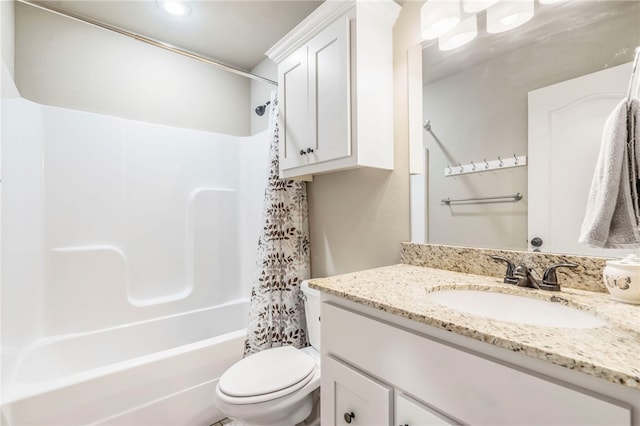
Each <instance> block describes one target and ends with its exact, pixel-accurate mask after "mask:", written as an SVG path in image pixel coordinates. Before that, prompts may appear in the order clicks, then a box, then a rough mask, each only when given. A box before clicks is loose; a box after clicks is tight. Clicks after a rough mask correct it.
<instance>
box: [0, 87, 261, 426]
mask: <svg viewBox="0 0 640 426" xmlns="http://www.w3.org/2000/svg"><path fill="white" fill-rule="evenodd" d="M2 114H3V127H2V170H3V182H2V185H3V187H2V318H1V319H2V335H1V337H2V371H1V373H2V374H1V376H2V411H1V415H2V418H1V419H0V423H2V424H11V425H14V424H15V425H22V424H25V425H26V424H30V425H45V424H46V425H76V424H77V425H80V424H105V425H106V424H109V425H118V424H120V425H136V424H138V425H149V424H153V425H177V424H182V425H184V424H189V425H210V424H212V423H214V422H215V421H218V420H220V419H221V418H222V415H221V414H220V412H219V411H218V410H217V409H216V408H215V406H214V404H213V394H214V390H215V385H216V383H217V380H218V378H219V377H220V376H221V374H222V373H223V372H224V371H225V370H226V369H227V368H228V367H229V366H231V365H232V364H233V363H235V362H236V361H238V360H239V359H240V358H241V357H242V352H243V345H244V339H245V326H246V321H247V316H248V314H247V313H248V296H249V294H250V287H249V286H250V284H251V280H252V278H253V270H254V266H255V253H256V247H255V244H256V242H257V239H258V234H259V228H260V218H261V206H262V197H263V193H264V188H265V184H266V175H267V167H268V164H267V163H268V160H267V158H268V146H267V145H268V144H267V137H266V132H263V133H261V134H258V135H255V136H252V137H236V136H229V135H220V134H214V133H209V132H203V131H196V130H189V129H182V128H174V127H168V126H162V125H157V124H149V123H143V122H137V121H131V120H125V119H121V118H117V117H113V116H106V115H100V114H94V113H87V112H82V111H76V110H70V109H64V108H57V107H51V106H44V105H39V104H36V103H33V102H30V101H27V100H24V99H21V98H13V99H2Z"/></svg>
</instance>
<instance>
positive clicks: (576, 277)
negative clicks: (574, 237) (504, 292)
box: [400, 243, 607, 293]
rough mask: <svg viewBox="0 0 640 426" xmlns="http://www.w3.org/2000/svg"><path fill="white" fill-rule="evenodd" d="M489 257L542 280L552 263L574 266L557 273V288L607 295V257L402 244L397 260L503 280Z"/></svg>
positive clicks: (502, 266)
mask: <svg viewBox="0 0 640 426" xmlns="http://www.w3.org/2000/svg"><path fill="white" fill-rule="evenodd" d="M489 256H502V257H505V258H507V259H509V260H510V261H511V262H513V263H514V264H515V265H518V264H523V265H526V266H528V267H529V268H532V269H533V270H534V273H535V274H536V275H537V276H538V277H542V274H543V272H544V270H545V269H546V268H547V267H549V266H551V265H553V264H556V263H567V262H568V263H577V264H578V267H577V268H573V269H569V268H560V269H558V270H557V272H558V280H559V282H560V285H561V286H562V287H569V288H575V289H579V290H587V291H597V292H600V293H607V288H606V287H605V285H604V283H603V282H602V270H603V269H604V267H605V266H606V261H607V258H604V257H588V256H573V255H560V254H550V253H533V252H527V251H513V250H495V249H482V248H471V247H456V246H444V245H437V244H414V243H402V251H401V253H400V259H401V260H400V261H401V262H402V263H406V264H408V265H415V266H427V267H429V268H437V269H446V270H448V271H455V272H464V273H468V274H477V275H487V276H489V277H504V275H505V271H506V265H505V264H504V263H501V262H496V261H494V260H493V259H491V258H490V257H489Z"/></svg>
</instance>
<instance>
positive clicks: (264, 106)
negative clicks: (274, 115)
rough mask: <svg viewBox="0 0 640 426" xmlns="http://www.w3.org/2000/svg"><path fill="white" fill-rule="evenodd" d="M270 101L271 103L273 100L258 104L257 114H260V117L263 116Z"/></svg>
mask: <svg viewBox="0 0 640 426" xmlns="http://www.w3.org/2000/svg"><path fill="white" fill-rule="evenodd" d="M270 103H271V101H267V103H266V104H264V105H259V106H257V107H256V114H258V115H259V116H260V117H262V116H263V115H264V112H265V111H266V109H267V105H269V104H270Z"/></svg>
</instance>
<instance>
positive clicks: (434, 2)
mask: <svg viewBox="0 0 640 426" xmlns="http://www.w3.org/2000/svg"><path fill="white" fill-rule="evenodd" d="M420 21H421V26H422V38H423V39H425V40H432V39H435V38H438V37H440V36H441V35H443V34H445V33H447V32H449V31H451V30H452V29H453V28H455V27H456V25H458V23H459V22H460V0H427V2H426V3H425V4H424V5H423V6H422V9H421V10H420Z"/></svg>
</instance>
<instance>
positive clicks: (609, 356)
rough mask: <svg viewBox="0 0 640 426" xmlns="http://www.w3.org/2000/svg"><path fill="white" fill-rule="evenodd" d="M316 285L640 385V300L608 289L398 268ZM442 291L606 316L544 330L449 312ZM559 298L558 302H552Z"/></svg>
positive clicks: (318, 281)
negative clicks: (551, 287)
mask: <svg viewBox="0 0 640 426" xmlns="http://www.w3.org/2000/svg"><path fill="white" fill-rule="evenodd" d="M309 285H310V287H312V288H315V289H318V290H321V291H323V292H326V293H329V294H333V295H336V296H339V297H342V298H345V299H347V300H351V301H354V302H357V303H360V304H363V305H367V306H371V307H373V308H376V309H380V310H382V311H386V312H390V313H393V314H395V315H399V316H401V317H405V318H409V319H411V320H414V321H419V322H421V323H424V324H428V325H431V326H434V327H437V328H441V329H445V330H448V331H451V332H454V333H457V334H460V335H463V336H467V337H471V338H473V339H476V340H479V341H482V342H486V343H489V344H492V345H495V346H499V347H501V348H504V349H507V350H511V351H513V352H520V353H524V354H526V355H529V356H531V357H534V358H538V359H541V360H543V361H547V362H551V363H553V364H556V365H559V366H562V367H566V368H569V369H572V370H576V371H580V372H582V373H585V374H589V375H592V376H596V377H599V378H602V379H605V380H608V381H611V382H613V383H619V384H622V385H624V386H628V387H630V388H634V389H637V390H640V305H628V304H624V303H620V302H615V301H613V300H612V299H611V298H610V297H609V295H608V294H601V293H594V292H587V291H582V290H576V289H568V288H565V289H563V291H562V292H560V293H557V292H546V291H541V290H534V289H522V288H518V287H516V286H513V285H507V284H503V283H502V281H501V279H498V278H492V277H487V276H483V275H472V274H466V273H459V272H453V271H447V270H442V269H432V268H426V267H419V266H413V265H406V264H401V265H393V266H387V267H384V268H377V269H370V270H366V271H362V272H356V273H351V274H345V275H338V276H334V277H328V278H320V279H313V280H311V281H310V283H309ZM443 289H478V290H491V291H499V292H505V293H513V294H518V295H525V296H528V297H535V298H538V299H543V300H552V301H556V302H560V303H563V304H566V305H568V306H571V307H574V308H578V309H582V310H585V311H588V312H590V313H592V314H594V315H596V316H598V317H600V318H602V319H604V320H606V321H607V325H606V326H602V327H598V328H591V329H573V328H556V327H538V326H531V325H522V324H514V323H510V322H504V321H497V320H493V319H489V318H485V317H480V316H475V315H471V314H466V313H462V312H458V311H454V310H452V309H449V308H447V307H445V306H443V305H439V304H437V303H434V302H433V301H430V300H429V297H428V294H429V293H430V292H433V291H437V290H443ZM552 298H553V299H552Z"/></svg>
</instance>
